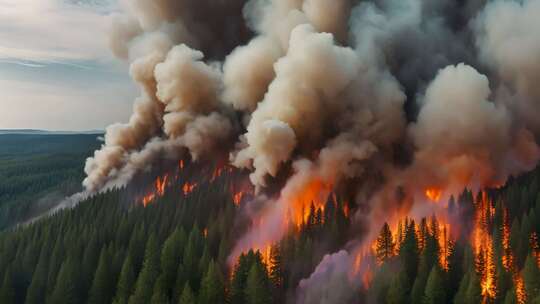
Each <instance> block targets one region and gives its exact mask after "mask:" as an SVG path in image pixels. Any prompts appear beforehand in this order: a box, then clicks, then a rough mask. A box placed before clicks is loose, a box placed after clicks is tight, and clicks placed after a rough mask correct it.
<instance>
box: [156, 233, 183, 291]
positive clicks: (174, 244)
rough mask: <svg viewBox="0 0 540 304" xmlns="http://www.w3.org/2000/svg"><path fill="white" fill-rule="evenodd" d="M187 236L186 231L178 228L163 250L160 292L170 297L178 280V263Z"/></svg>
mask: <svg viewBox="0 0 540 304" xmlns="http://www.w3.org/2000/svg"><path fill="white" fill-rule="evenodd" d="M185 242H186V236H185V232H183V231H181V230H180V229H178V228H177V229H176V230H175V231H174V232H173V233H172V234H171V235H170V236H169V237H168V238H167V240H166V241H165V243H164V245H163V249H162V250H161V270H162V272H161V275H160V277H159V279H158V281H159V282H160V287H161V288H162V289H163V290H161V291H160V292H162V293H164V294H165V295H167V296H168V297H170V296H171V295H172V291H173V288H174V284H175V281H176V273H177V269H178V264H179V263H180V261H181V258H182V253H183V250H184V247H185Z"/></svg>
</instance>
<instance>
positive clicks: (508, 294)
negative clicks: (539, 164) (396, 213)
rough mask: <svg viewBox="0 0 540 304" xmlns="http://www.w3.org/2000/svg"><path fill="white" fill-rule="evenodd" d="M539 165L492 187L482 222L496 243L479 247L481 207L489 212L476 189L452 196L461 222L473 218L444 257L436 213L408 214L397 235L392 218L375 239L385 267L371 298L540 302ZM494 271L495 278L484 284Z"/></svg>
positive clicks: (423, 302) (459, 303) (422, 302)
mask: <svg viewBox="0 0 540 304" xmlns="http://www.w3.org/2000/svg"><path fill="white" fill-rule="evenodd" d="M539 173H540V172H539V171H538V170H536V171H535V172H532V173H530V174H527V175H525V176H523V177H520V178H519V179H511V180H510V181H509V182H508V183H507V185H505V186H504V187H502V188H500V189H491V190H488V191H487V193H488V194H487V195H488V196H489V199H488V201H489V202H490V205H489V206H488V207H487V208H486V210H485V212H488V213H489V215H487V216H485V217H483V218H482V219H486V220H485V222H484V223H482V225H485V227H487V231H488V234H489V241H488V242H487V246H491V247H490V248H492V250H491V251H480V253H479V254H478V253H477V254H474V251H475V248H473V245H472V244H471V243H472V241H471V233H472V232H473V231H472V229H474V228H473V227H472V226H473V223H474V221H475V220H476V219H475V216H482V215H481V214H480V215H478V213H477V212H483V211H478V210H479V208H481V206H480V205H479V204H480V203H479V202H480V201H481V200H482V197H481V195H482V194H478V195H477V196H476V197H475V195H474V194H473V193H472V192H471V191H469V190H465V191H463V193H461V194H460V195H459V196H458V198H457V199H455V198H454V197H451V198H450V201H449V202H448V209H449V212H448V213H449V214H450V216H451V217H452V216H453V217H454V219H453V222H454V223H465V225H463V227H461V228H462V229H461V234H460V236H459V238H458V239H457V240H454V241H451V242H450V245H449V248H448V249H447V250H449V253H448V258H447V261H446V263H444V264H443V265H441V260H440V259H441V256H442V255H443V252H442V251H441V247H440V244H441V242H440V240H439V238H440V233H436V232H434V231H437V230H438V229H441V228H440V227H437V219H436V218H434V217H433V218H431V219H426V218H423V219H421V220H420V222H418V223H416V222H415V221H414V220H412V219H405V221H403V222H400V224H399V228H398V232H397V234H396V235H395V236H394V235H393V234H392V231H391V230H390V227H389V225H388V224H385V225H384V226H383V227H382V229H381V231H380V233H379V236H378V238H377V241H376V243H375V246H374V247H375V257H376V259H377V263H378V268H377V270H376V272H375V275H374V278H373V281H372V284H371V285H370V286H369V289H368V290H367V292H366V293H367V297H368V299H369V300H370V301H371V302H373V303H389V304H390V303H392V304H394V303H419V304H428V303H429V304H431V303H434V304H435V303H455V304H469V303H470V304H473V303H504V304H511V303H520V302H521V303H535V304H536V303H540V269H539V267H540V247H539V245H538V244H539V243H538V235H539V233H540V193H539V192H538V186H539V184H538V182H539V176H540V175H539ZM505 233H506V234H507V236H506V238H508V240H507V241H505V240H504V238H505V236H504V235H503V234H505ZM505 242H508V244H507V245H505ZM505 264H506V265H505ZM509 264H511V265H513V266H512V267H511V268H510V266H507V265H509ZM489 267H491V268H492V269H491V270H490V269H486V268H489ZM490 271H491V272H490ZM488 272H490V273H491V274H492V275H490V274H488ZM486 277H489V278H490V279H492V282H491V283H490V284H486V283H484V285H482V284H483V282H482V281H483V280H485V279H484V278H486ZM517 278H519V279H517ZM518 285H521V286H518ZM488 289H489V290H488ZM488 292H491V295H489V296H488V295H487V293H488ZM518 294H520V295H519V296H518ZM518 298H519V299H520V301H518Z"/></svg>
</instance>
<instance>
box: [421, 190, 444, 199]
mask: <svg viewBox="0 0 540 304" xmlns="http://www.w3.org/2000/svg"><path fill="white" fill-rule="evenodd" d="M424 194H425V195H426V197H427V198H428V199H429V200H430V201H432V202H438V201H439V200H440V199H441V195H442V191H441V189H438V188H433V187H430V188H427V189H426V191H425V192H424Z"/></svg>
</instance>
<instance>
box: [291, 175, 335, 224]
mask: <svg viewBox="0 0 540 304" xmlns="http://www.w3.org/2000/svg"><path fill="white" fill-rule="evenodd" d="M330 189H331V185H329V184H326V183H324V182H323V181H321V180H318V179H314V180H312V181H310V182H309V183H308V184H307V185H306V187H304V188H303V189H302V190H301V191H299V192H298V194H296V195H295V197H294V198H292V203H291V204H290V206H292V210H290V213H291V217H292V221H293V223H294V224H295V225H296V226H297V227H301V226H302V224H304V223H305V222H306V221H307V219H308V217H309V213H310V207H311V204H313V206H314V207H315V209H319V208H322V207H323V206H324V204H325V202H326V198H327V197H328V194H329V193H330Z"/></svg>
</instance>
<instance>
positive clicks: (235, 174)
mask: <svg viewBox="0 0 540 304" xmlns="http://www.w3.org/2000/svg"><path fill="white" fill-rule="evenodd" d="M187 163H188V162H187V161H186V160H180V161H179V165H178V167H177V168H176V172H170V173H165V174H163V175H160V176H157V177H156V178H155V181H154V182H153V183H152V184H151V187H150V189H149V190H148V191H147V192H146V194H144V195H143V196H142V198H140V199H138V201H140V202H141V203H142V204H143V205H144V206H145V207H146V206H147V205H148V204H150V203H152V202H153V201H154V200H156V199H157V198H160V197H162V196H164V195H165V193H166V192H167V191H179V192H180V193H182V194H183V195H184V196H188V195H190V194H191V193H192V192H193V191H194V190H195V189H196V188H197V186H198V185H199V184H203V183H204V184H210V185H212V184H214V183H216V182H217V181H218V180H219V179H221V180H224V181H226V182H227V183H228V184H230V186H229V189H230V193H231V194H230V195H231V200H232V202H233V203H234V204H235V205H237V206H240V204H241V203H243V202H245V201H246V199H248V198H250V197H252V196H253V188H252V187H249V185H247V184H246V183H245V182H242V180H243V179H245V174H243V173H242V172H241V171H240V170H238V169H235V168H233V167H224V166H219V165H217V166H216V167H215V169H214V170H213V172H214V173H213V174H212V175H208V174H207V173H205V172H204V171H206V170H208V168H202V171H203V172H202V175H199V176H197V175H192V174H190V173H186V171H190V172H192V171H193V170H200V169H201V168H197V166H196V165H195V164H187ZM241 185H243V186H242V187H241ZM237 189H238V190H237Z"/></svg>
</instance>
